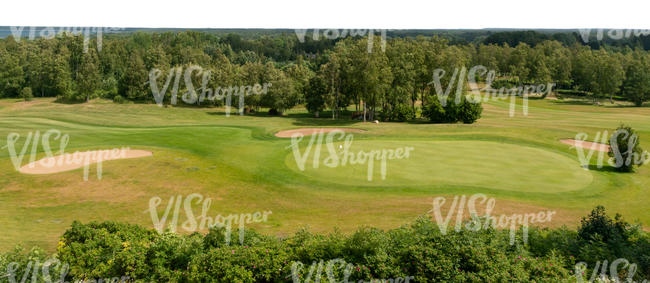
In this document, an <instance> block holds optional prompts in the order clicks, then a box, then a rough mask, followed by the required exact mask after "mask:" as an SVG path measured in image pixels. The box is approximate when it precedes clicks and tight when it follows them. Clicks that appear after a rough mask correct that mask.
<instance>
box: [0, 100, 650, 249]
mask: <svg viewBox="0 0 650 283" xmlns="http://www.w3.org/2000/svg"><path fill="white" fill-rule="evenodd" d="M518 103H521V101H518ZM483 105H484V111H483V116H482V118H481V119H480V120H478V122H477V123H475V124H470V125H466V124H430V123H424V122H410V123H379V124H374V123H363V122H360V121H353V120H347V119H339V120H331V119H329V118H313V117H312V116H311V115H310V114H308V113H307V111H306V110H304V109H303V108H295V109H293V110H291V111H288V112H287V113H285V115H284V116H282V117H278V116H268V115H266V114H254V115H245V116H239V115H231V116H230V117H226V116H225V115H224V112H223V109H221V108H195V107H158V106H157V105H155V104H115V103H113V102H110V101H107V100H93V101H91V102H89V103H83V104H61V103H55V102H54V101H53V99H49V98H48V99H45V98H44V99H35V100H34V101H31V102H22V101H20V100H18V99H3V100H0V138H1V139H0V148H1V150H0V204H2V205H0V230H2V231H3V233H0V249H2V250H9V249H12V248H13V247H14V246H16V245H19V244H20V245H23V246H25V247H31V246H34V245H37V246H41V247H44V248H46V249H47V250H49V251H53V250H54V249H55V248H56V243H57V239H58V238H59V237H60V236H61V234H62V233H63V232H64V231H65V230H66V229H67V228H68V227H69V226H70V224H71V223H72V221H74V220H79V221H82V222H88V221H93V220H114V221H123V222H129V223H136V224H141V225H144V226H145V227H151V228H153V223H152V219H151V217H150V215H149V213H148V212H147V210H148V208H149V200H150V199H151V198H152V197H160V198H161V199H162V200H163V201H164V203H163V206H164V205H166V201H167V200H168V199H169V198H170V197H172V196H178V195H182V196H187V195H190V194H193V193H198V194H201V195H202V196H203V197H206V198H211V199H212V206H211V208H210V211H211V212H210V214H211V215H215V214H224V215H225V214H229V213H243V212H252V211H272V214H271V215H270V216H269V217H268V221H266V222H262V223H255V224H252V225H251V228H254V229H256V230H259V231H261V232H266V233H270V234H275V235H280V236H281V235H288V234H290V233H293V232H295V231H297V230H299V229H301V228H303V227H308V229H310V230H312V231H315V232H326V231H327V232H329V231H332V230H334V229H335V227H338V228H339V229H340V230H341V231H343V232H350V231H354V230H355V229H356V228H358V227H360V226H364V225H372V226H375V227H379V228H386V229H387V228H394V227H398V226H400V225H403V224H405V223H409V222H410V221H412V220H413V219H415V218H416V217H418V216H422V215H428V211H430V210H431V202H432V199H433V198H434V197H437V196H453V195H462V194H466V195H470V194H474V193H483V194H486V195H488V196H489V197H493V198H495V199H496V200H497V202H496V207H495V211H496V213H506V212H507V213H527V212H536V211H539V210H542V209H550V210H555V211H556V212H557V213H556V214H555V215H554V217H553V219H552V221H550V222H549V223H545V225H547V226H552V227H558V226H562V225H569V226H570V227H571V228H574V227H575V225H576V224H575V223H578V220H579V218H580V217H581V216H583V215H586V214H587V213H588V212H589V211H590V210H591V209H592V208H593V207H595V206H596V205H604V206H605V207H606V208H607V209H608V211H610V212H611V213H621V214H623V215H625V216H626V218H627V219H628V220H630V221H631V222H635V221H636V222H639V223H642V224H644V226H646V227H647V226H648V225H649V224H650V215H649V214H648V204H650V194H649V192H648V190H649V188H650V166H642V167H640V168H639V169H638V170H637V172H635V173H619V172H615V171H614V170H611V168H609V167H608V166H607V165H606V166H605V167H603V168H597V167H596V166H595V164H596V159H597V153H594V156H593V157H592V159H591V163H592V164H594V166H591V167H590V170H585V169H583V168H582V167H581V166H580V162H579V159H578V155H577V154H576V150H575V149H574V148H571V147H570V146H568V145H566V144H562V143H560V142H559V140H560V139H565V138H574V137H575V136H576V134H578V133H586V134H587V135H588V136H589V138H588V140H589V141H593V138H594V137H595V135H596V133H597V132H602V131H609V132H612V131H613V129H615V128H616V127H617V126H618V125H619V124H620V123H625V124H628V125H630V126H631V127H633V128H634V129H635V130H636V131H637V132H638V134H639V138H640V140H641V146H642V147H643V148H650V142H649V141H650V108H648V107H641V108H632V107H621V106H616V105H605V106H594V105H583V104H581V103H573V102H571V101H557V100H549V99H546V100H531V101H529V110H528V115H527V116H524V115H523V114H522V112H521V111H520V109H519V106H518V107H517V112H516V115H514V117H510V116H509V114H508V113H509V112H508V111H509V107H508V105H507V103H506V102H503V101H490V102H488V103H484V104H483ZM321 117H328V115H327V113H324V114H321ZM318 127H338V128H355V129H362V130H364V131H363V132H350V133H346V134H345V135H351V136H352V142H351V144H350V146H349V148H348V150H349V152H352V153H358V152H360V151H363V152H371V151H378V152H381V151H382V150H388V149H391V150H393V149H397V148H402V149H404V148H407V147H408V148H410V151H409V154H408V156H405V154H404V151H401V153H402V154H401V155H402V156H401V158H397V157H396V156H395V158H392V159H387V160H386V161H385V174H384V175H383V176H384V177H382V172H381V171H382V168H381V160H378V159H375V160H374V163H373V165H372V168H371V170H370V172H369V167H368V166H369V164H368V162H367V160H366V162H365V163H361V164H360V163H357V164H350V163H348V164H345V165H343V164H340V163H339V164H338V165H337V166H326V165H325V163H324V162H325V158H327V157H328V156H329V154H330V153H329V152H328V149H327V148H326V144H325V139H326V136H327V133H325V134H324V136H325V137H324V138H323V145H322V148H321V149H320V156H319V157H318V158H320V159H319V160H317V162H316V164H318V167H317V168H315V166H314V164H315V163H314V158H316V157H315V156H314V152H315V151H316V148H315V145H314V146H313V147H312V149H311V152H310V153H309V154H308V155H306V157H305V159H304V167H303V168H302V170H301V168H300V166H299V162H297V161H296V158H297V156H296V155H295V153H294V151H293V149H292V139H291V138H279V137H276V136H275V135H274V134H275V133H277V132H278V131H281V130H289V129H299V128H318ZM51 129H54V130H58V131H60V132H61V133H62V134H67V135H69V142H68V144H67V146H66V147H65V152H66V153H68V152H69V153H72V152H74V151H86V150H103V149H113V148H122V147H128V148H130V149H136V150H147V151H151V152H152V153H153V155H152V156H148V157H143V158H133V159H124V160H111V161H105V162H103V165H102V174H101V179H99V178H98V177H99V176H98V174H97V172H96V165H91V166H90V170H89V177H88V180H87V181H85V180H84V178H83V169H76V170H72V171H66V172H60V173H55V174H44V175H37V174H34V175H32V174H29V175H28V174H22V173H20V172H18V171H17V170H16V169H15V167H14V163H13V162H12V158H11V156H10V154H9V151H8V147H7V140H6V137H7V136H9V135H10V134H12V133H15V134H18V135H20V136H19V139H18V140H17V142H16V144H15V148H16V150H17V151H20V150H21V149H23V145H24V144H25V142H26V140H27V139H26V137H27V136H28V134H29V133H30V132H31V133H35V132H36V131H38V132H39V133H40V134H41V135H42V134H43V133H45V132H46V131H48V130H51ZM309 140H310V137H309V136H305V137H304V138H303V139H302V141H301V142H300V143H299V144H298V147H297V149H296V150H298V152H299V153H300V154H304V153H305V152H306V150H307V147H308V143H309ZM343 145H344V141H343V140H338V139H337V140H335V142H334V144H333V149H334V150H335V151H336V152H338V154H342V153H341V151H342V148H344V146H343ZM50 147H51V149H52V151H54V152H58V150H59V149H60V145H59V141H58V140H55V139H54V138H53V137H50ZM31 152H32V145H30V146H28V147H26V154H25V156H24V158H23V160H22V161H21V165H25V164H27V163H28V162H30V159H31V158H32V157H31ZM35 152H36V155H35V156H34V157H33V159H34V160H38V159H40V158H43V157H46V154H45V151H44V149H43V147H42V145H41V144H39V145H38V147H37V148H36V150H35ZM300 157H302V155H301V156H300ZM605 158H606V155H605ZM369 175H370V176H371V178H370V180H369ZM198 210H199V208H198V207H197V211H198ZM160 213H162V209H161V211H160ZM429 216H430V215H429ZM181 217H184V216H181ZM181 221H182V219H181ZM179 223H180V222H179ZM201 232H206V231H201Z"/></svg>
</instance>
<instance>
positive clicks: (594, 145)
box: [573, 129, 650, 170]
mask: <svg viewBox="0 0 650 283" xmlns="http://www.w3.org/2000/svg"><path fill="white" fill-rule="evenodd" d="M608 137H609V139H608ZM588 138H589V135H588V134H587V133H578V134H576V136H575V140H574V141H573V143H574V146H573V147H574V148H575V149H576V153H577V155H578V160H579V161H580V165H581V166H582V168H583V169H585V170H589V164H590V162H591V160H592V158H593V156H594V153H595V151H598V156H597V158H598V159H597V160H596V167H597V168H603V165H604V163H603V161H604V159H605V153H608V155H610V156H611V157H610V158H608V159H607V163H608V164H609V166H612V167H614V168H621V167H623V166H632V165H637V166H638V165H644V164H648V163H649V162H650V153H649V152H648V151H645V150H644V151H642V152H640V153H639V152H636V151H634V148H635V145H636V144H638V140H639V137H638V135H636V134H634V133H630V132H629V131H627V130H626V129H618V130H616V131H615V132H614V133H613V134H612V135H611V136H609V132H608V131H602V132H597V133H596V135H595V137H594V140H593V142H588V141H587V139H588ZM619 139H620V140H622V141H624V142H625V141H627V143H625V144H622V145H621V144H619ZM608 141H609V144H607V142H608ZM586 149H588V151H587V153H585V150H586ZM621 149H623V151H622V150H621Z"/></svg>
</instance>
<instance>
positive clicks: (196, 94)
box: [145, 65, 272, 116]
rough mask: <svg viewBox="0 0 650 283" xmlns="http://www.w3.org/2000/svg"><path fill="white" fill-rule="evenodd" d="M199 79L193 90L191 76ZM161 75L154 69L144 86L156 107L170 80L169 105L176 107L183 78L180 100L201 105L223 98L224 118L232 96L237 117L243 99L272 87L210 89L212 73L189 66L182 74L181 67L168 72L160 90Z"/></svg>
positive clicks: (242, 108)
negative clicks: (146, 86) (183, 89)
mask: <svg viewBox="0 0 650 283" xmlns="http://www.w3.org/2000/svg"><path fill="white" fill-rule="evenodd" d="M193 73H195V74H194V76H196V77H198V76H200V78H201V87H200V88H198V89H197V88H195V87H194V84H193V82H192V76H193ZM161 75H162V71H161V70H160V69H157V68H154V69H152V70H151V71H150V72H149V80H148V81H147V82H145V84H149V85H150V87H151V93H152V94H153V97H154V99H155V101H156V104H158V106H162V105H163V100H164V98H165V94H166V93H167V89H168V88H169V85H170V83H171V80H172V78H174V84H173V85H172V92H171V100H170V103H171V105H176V103H177V102H178V97H177V95H178V89H179V86H180V80H181V78H183V80H184V83H185V89H186V91H185V92H184V93H183V94H182V97H181V99H182V100H183V102H184V103H186V104H195V103H196V104H201V102H203V101H205V100H206V99H207V100H208V101H215V100H222V99H224V98H225V104H226V116H230V107H231V105H232V96H233V95H234V96H238V97H239V105H238V107H239V110H238V112H239V115H244V97H245V96H250V95H262V94H266V93H268V88H269V87H271V86H272V83H264V84H263V85H260V84H258V83H256V84H253V85H247V86H228V87H217V88H216V89H212V88H210V87H208V84H209V83H210V80H211V79H212V71H211V70H204V69H203V68H202V67H201V66H197V65H191V66H189V67H188V68H187V69H185V72H184V73H183V67H175V68H171V69H170V70H169V74H168V75H167V78H166V79H165V83H164V84H163V86H162V89H160V88H159V87H158V78H160V76H161Z"/></svg>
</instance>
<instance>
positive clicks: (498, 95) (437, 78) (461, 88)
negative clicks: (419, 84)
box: [428, 65, 555, 117]
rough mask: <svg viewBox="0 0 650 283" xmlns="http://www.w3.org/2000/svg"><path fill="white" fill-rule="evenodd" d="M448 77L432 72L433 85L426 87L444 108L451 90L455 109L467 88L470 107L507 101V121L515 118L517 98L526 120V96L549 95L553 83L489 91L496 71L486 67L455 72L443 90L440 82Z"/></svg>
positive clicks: (475, 67) (441, 71)
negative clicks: (508, 104)
mask: <svg viewBox="0 0 650 283" xmlns="http://www.w3.org/2000/svg"><path fill="white" fill-rule="evenodd" d="M446 74H447V71H445V70H444V69H442V68H438V69H435V70H434V71H433V78H432V81H431V82H429V83H428V84H429V85H433V87H434V90H435V93H436V96H437V97H438V101H439V102H440V104H441V105H442V106H443V107H444V106H446V105H447V103H448V98H449V95H450V94H451V91H452V90H453V88H454V86H455V87H456V89H455V95H454V101H453V102H454V103H455V104H456V105H458V104H460V103H461V97H462V96H464V95H465V86H466V85H467V86H468V87H469V90H470V93H471V94H472V95H471V96H469V97H468V98H467V100H468V101H469V102H470V103H480V102H481V101H485V102H487V101H489V100H490V99H491V100H492V101H496V100H505V99H508V98H510V107H509V110H508V115H509V116H510V117H514V116H515V106H516V97H518V96H519V97H521V98H522V99H523V101H522V112H523V115H524V116H528V96H529V95H531V94H534V93H535V94H542V95H544V94H549V93H550V92H551V90H552V89H553V87H554V86H555V83H547V84H538V85H523V86H519V87H514V88H510V89H507V88H505V87H501V88H499V89H494V88H492V83H493V82H494V80H495V79H496V71H495V70H488V69H487V68H486V67H485V66H482V65H477V66H474V67H472V68H470V69H469V70H467V68H466V67H461V68H460V69H459V68H454V71H453V73H452V74H451V77H449V82H448V84H447V88H446V89H443V83H442V79H443V78H444V77H445V75H446ZM483 76H485V78H484V80H485V86H484V87H483V88H479V87H478V82H477V81H476V79H477V78H481V77H483ZM483 93H485V95H483Z"/></svg>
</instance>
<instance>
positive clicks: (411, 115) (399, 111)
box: [381, 104, 415, 122]
mask: <svg viewBox="0 0 650 283" xmlns="http://www.w3.org/2000/svg"><path fill="white" fill-rule="evenodd" d="M381 119H382V120H384V121H396V122H406V121H408V120H413V119H415V110H414V109H413V107H411V106H409V105H407V104H398V105H396V106H395V107H393V108H392V109H385V110H384V111H382V113H381Z"/></svg>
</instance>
